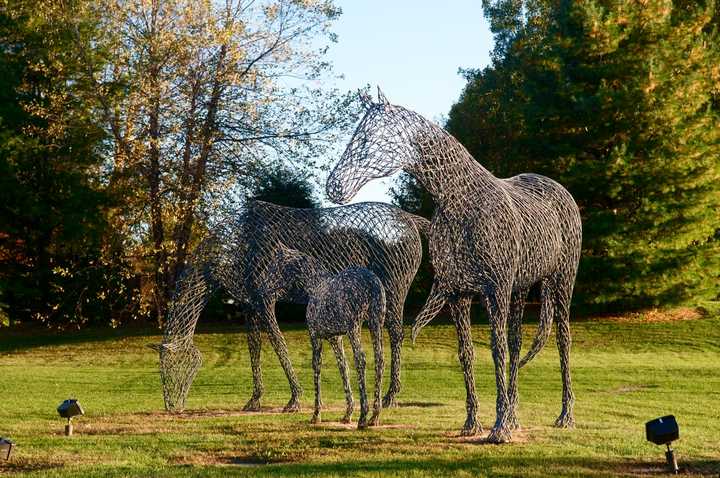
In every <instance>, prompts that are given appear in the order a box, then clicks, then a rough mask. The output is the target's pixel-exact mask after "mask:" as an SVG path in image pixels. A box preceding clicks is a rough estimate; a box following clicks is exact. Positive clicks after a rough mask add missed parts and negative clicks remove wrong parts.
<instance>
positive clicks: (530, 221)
mask: <svg viewBox="0 0 720 478" xmlns="http://www.w3.org/2000/svg"><path fill="white" fill-rule="evenodd" d="M362 99H363V101H364V103H365V106H366V108H367V111H366V114H365V116H364V117H363V119H362V120H361V122H360V124H359V125H358V127H357V129H356V131H355V133H354V135H353V137H352V139H351V140H350V143H349V144H348V146H347V149H346V150H345V152H344V154H343V156H342V158H341V159H340V161H339V163H338V164H337V165H336V166H335V168H334V170H333V171H332V173H331V174H330V176H329V178H328V181H327V187H326V189H327V194H328V197H329V198H330V199H331V200H332V201H334V202H336V203H341V204H342V203H346V202H347V201H349V200H350V199H352V197H353V196H354V195H355V193H357V191H358V190H359V189H360V188H361V187H362V186H363V185H364V184H365V183H367V182H368V181H369V180H371V179H373V178H381V177H385V176H389V175H391V174H393V173H395V172H396V171H398V170H400V169H402V170H404V171H406V172H408V173H409V174H411V175H412V176H413V177H414V178H415V179H416V180H417V181H418V182H419V183H420V184H422V185H423V186H424V187H425V188H426V189H427V190H428V192H429V193H430V194H431V195H432V197H433V199H434V201H435V204H436V205H437V209H436V211H435V214H434V216H433V218H432V223H431V227H430V232H429V234H428V242H429V246H430V255H431V258H432V264H433V268H434V269H435V279H434V282H433V286H432V290H431V292H430V296H429V297H428V299H427V301H426V303H425V305H424V307H423V309H422V310H421V311H420V313H419V315H418V317H417V319H416V322H415V325H414V327H413V338H414V337H415V336H416V335H417V333H418V331H419V330H420V328H421V327H422V326H424V325H425V324H427V323H428V322H429V321H430V320H431V319H432V318H433V317H434V316H435V315H436V314H437V313H438V312H439V311H440V309H442V307H443V306H444V305H445V304H448V305H449V308H450V313H451V316H452V320H453V322H454V324H455V327H456V329H457V334H458V356H459V360H460V363H461V365H462V367H463V371H464V375H465V387H466V391H467V403H466V405H467V419H466V421H465V424H464V426H463V429H462V432H461V433H462V434H464V435H471V434H475V433H478V432H480V431H481V430H482V427H481V425H480V423H479V422H478V420H477V398H476V393H475V380H474V376H473V358H474V351H473V344H472V339H471V336H470V315H469V314H470V304H471V299H472V297H473V296H474V295H479V296H480V297H481V298H482V300H483V303H484V305H485V308H486V310H487V313H488V317H489V320H490V328H491V348H492V355H493V361H494V364H495V378H496V387H497V402H496V421H495V424H494V426H493V429H492V430H491V432H490V435H489V438H488V439H489V440H490V441H491V442H504V441H507V440H509V439H510V438H511V434H512V431H513V430H514V429H516V428H517V427H518V426H519V423H518V419H517V406H518V394H517V379H518V368H519V367H520V366H521V365H522V364H524V363H527V361H529V360H530V359H531V358H532V357H533V356H534V355H535V354H537V353H538V352H539V351H540V350H541V348H542V347H543V345H544V344H545V342H546V341H547V338H548V336H549V333H550V325H551V323H552V321H553V320H554V321H555V322H556V327H557V334H556V338H557V345H558V349H559V352H560V366H561V374H562V382H563V400H562V411H561V413H560V416H559V418H558V419H557V421H556V425H557V426H562V427H568V426H572V425H573V422H574V419H573V403H574V396H573V392H572V385H571V379H570V364H569V360H570V328H569V310H570V299H571V296H572V290H573V285H574V282H575V275H576V272H577V266H578V261H579V258H580V245H581V236H582V232H581V222H580V214H579V211H578V207H577V205H576V204H575V201H574V200H573V198H572V196H571V195H570V194H569V193H568V192H567V191H566V190H565V189H564V188H563V187H562V186H560V185H559V184H558V183H556V182H555V181H553V180H551V179H549V178H546V177H544V176H540V175H536V174H521V175H518V176H514V177H512V178H508V179H498V178H496V177H494V176H493V175H492V174H491V173H490V172H489V171H488V170H486V169H485V168H484V167H483V166H482V165H480V163H478V162H477V161H475V160H474V159H473V158H472V156H471V155H470V153H468V151H467V150H466V149H465V148H464V147H463V146H462V145H461V144H460V143H459V142H458V141H457V140H456V139H455V138H453V137H452V136H451V135H450V134H449V133H447V132H446V131H445V130H443V129H442V128H440V127H439V126H437V125H435V124H434V123H432V122H430V121H428V120H426V119H425V118H423V117H422V116H420V115H419V114H417V113H414V112H412V111H409V110H407V109H405V108H403V107H400V106H395V105H391V104H389V102H388V101H387V99H385V97H384V96H383V95H382V93H381V92H379V102H377V103H373V102H372V101H370V100H369V98H367V97H363V98H362ZM536 283H540V289H541V301H542V305H541V314H540V324H539V329H538V335H537V336H536V337H535V340H534V342H533V344H532V345H531V348H530V351H529V352H528V354H527V355H526V357H525V358H524V359H523V360H522V361H521V360H520V349H521V340H522V335H521V321H522V313H523V309H524V305H525V300H526V297H527V294H528V290H529V289H530V288H531V286H533V285H534V284H536ZM508 339H509V342H510V346H509V362H510V371H509V381H508V377H507V376H506V375H507V371H506V361H507V359H508Z"/></svg>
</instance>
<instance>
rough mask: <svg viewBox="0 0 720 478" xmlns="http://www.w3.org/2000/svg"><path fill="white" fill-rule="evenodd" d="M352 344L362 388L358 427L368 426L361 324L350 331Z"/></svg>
mask: <svg viewBox="0 0 720 478" xmlns="http://www.w3.org/2000/svg"><path fill="white" fill-rule="evenodd" d="M348 338H349V339H350V345H352V349H353V355H354V356H355V369H356V370H357V375H358V389H359V390H360V419H359V420H358V428H365V427H367V413H368V400H367V393H366V391H365V352H363V349H362V344H361V343H360V324H359V323H358V324H357V325H355V326H354V327H353V328H352V329H351V330H350V331H348Z"/></svg>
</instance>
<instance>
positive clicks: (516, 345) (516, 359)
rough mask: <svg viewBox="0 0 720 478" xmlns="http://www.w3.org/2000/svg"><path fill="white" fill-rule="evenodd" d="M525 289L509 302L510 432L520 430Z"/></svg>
mask: <svg viewBox="0 0 720 478" xmlns="http://www.w3.org/2000/svg"><path fill="white" fill-rule="evenodd" d="M527 293H528V291H527V289H525V290H520V291H517V292H515V293H513V295H512V298H511V301H510V319H509V323H508V342H509V350H510V377H509V380H508V424H509V427H510V429H511V430H518V429H519V428H520V421H519V420H518V415H517V409H518V403H519V398H518V369H519V364H520V350H521V348H522V317H523V311H524V309H525V300H526V298H527Z"/></svg>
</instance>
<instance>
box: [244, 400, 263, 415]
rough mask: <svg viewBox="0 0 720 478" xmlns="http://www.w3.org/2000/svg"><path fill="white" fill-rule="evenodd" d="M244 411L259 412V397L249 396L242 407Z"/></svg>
mask: <svg viewBox="0 0 720 478" xmlns="http://www.w3.org/2000/svg"><path fill="white" fill-rule="evenodd" d="M243 411H244V412H259V411H260V399H259V398H251V399H250V400H248V402H247V403H246V404H245V406H244V407H243Z"/></svg>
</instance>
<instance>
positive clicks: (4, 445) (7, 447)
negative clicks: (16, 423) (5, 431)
mask: <svg viewBox="0 0 720 478" xmlns="http://www.w3.org/2000/svg"><path fill="white" fill-rule="evenodd" d="M13 445H14V443H13V442H11V441H10V440H9V439H7V438H3V437H0V454H2V455H5V459H6V460H9V459H10V452H11V451H12V447H13ZM5 452H7V454H5Z"/></svg>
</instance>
